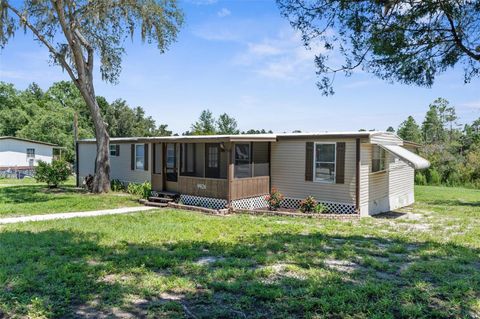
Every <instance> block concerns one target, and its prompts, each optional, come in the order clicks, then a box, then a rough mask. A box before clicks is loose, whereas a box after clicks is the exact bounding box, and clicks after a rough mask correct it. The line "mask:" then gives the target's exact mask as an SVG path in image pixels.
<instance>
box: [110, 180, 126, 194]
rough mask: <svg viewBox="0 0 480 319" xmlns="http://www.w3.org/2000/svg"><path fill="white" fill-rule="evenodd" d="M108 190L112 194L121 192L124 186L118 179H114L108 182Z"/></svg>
mask: <svg viewBox="0 0 480 319" xmlns="http://www.w3.org/2000/svg"><path fill="white" fill-rule="evenodd" d="M110 188H111V189H112V191H114V192H123V191H125V190H126V189H125V185H124V184H123V183H122V182H121V181H120V180H118V179H114V180H112V181H111V182H110Z"/></svg>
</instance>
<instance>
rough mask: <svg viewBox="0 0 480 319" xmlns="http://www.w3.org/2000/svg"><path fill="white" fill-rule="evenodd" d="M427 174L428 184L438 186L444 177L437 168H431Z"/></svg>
mask: <svg viewBox="0 0 480 319" xmlns="http://www.w3.org/2000/svg"><path fill="white" fill-rule="evenodd" d="M426 175H427V183H428V185H434V186H438V185H440V184H441V183H442V177H441V176H440V173H439V172H438V171H437V170H436V169H435V168H429V169H428V170H427V173H426Z"/></svg>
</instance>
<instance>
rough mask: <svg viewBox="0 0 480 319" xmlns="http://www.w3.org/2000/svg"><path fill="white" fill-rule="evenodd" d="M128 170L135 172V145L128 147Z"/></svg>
mask: <svg viewBox="0 0 480 319" xmlns="http://www.w3.org/2000/svg"><path fill="white" fill-rule="evenodd" d="M130 169H131V170H132V171H133V170H135V144H132V145H130Z"/></svg>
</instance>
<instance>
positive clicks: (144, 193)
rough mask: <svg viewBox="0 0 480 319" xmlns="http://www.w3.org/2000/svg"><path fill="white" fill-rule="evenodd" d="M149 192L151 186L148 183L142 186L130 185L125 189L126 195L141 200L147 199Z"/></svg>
mask: <svg viewBox="0 0 480 319" xmlns="http://www.w3.org/2000/svg"><path fill="white" fill-rule="evenodd" d="M151 192H152V185H151V184H150V183H149V182H143V183H142V184H137V183H130V184H128V187H127V193H129V194H132V195H135V196H138V197H141V198H148V197H149V196H150V193H151Z"/></svg>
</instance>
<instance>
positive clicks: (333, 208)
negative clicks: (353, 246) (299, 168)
mask: <svg viewBox="0 0 480 319" xmlns="http://www.w3.org/2000/svg"><path fill="white" fill-rule="evenodd" d="M301 201H302V199H298V198H288V197H287V198H285V199H284V200H283V201H282V207H284V208H289V209H299V208H300V202H301ZM319 203H320V204H322V205H325V206H326V207H327V208H328V213H332V214H356V211H355V205H352V204H345V203H336V202H325V201H319Z"/></svg>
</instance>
